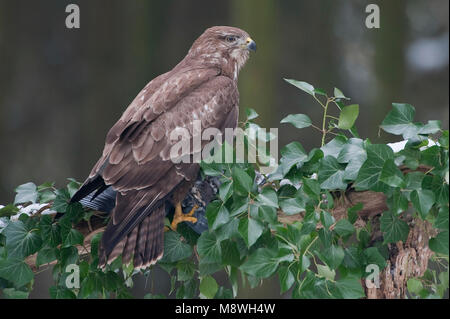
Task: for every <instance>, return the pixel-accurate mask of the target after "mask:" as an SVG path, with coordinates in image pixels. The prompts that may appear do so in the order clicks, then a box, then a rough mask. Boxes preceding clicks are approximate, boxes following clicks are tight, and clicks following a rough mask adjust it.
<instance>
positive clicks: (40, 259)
mask: <svg viewBox="0 0 450 319" xmlns="http://www.w3.org/2000/svg"><path fill="white" fill-rule="evenodd" d="M54 260H56V249H55V248H52V247H44V248H42V249H41V250H39V252H38V254H37V257H36V266H37V267H39V266H41V265H45V264H49V263H51V262H52V261H54Z"/></svg>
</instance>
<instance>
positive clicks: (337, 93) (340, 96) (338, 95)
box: [334, 88, 350, 100]
mask: <svg viewBox="0 0 450 319" xmlns="http://www.w3.org/2000/svg"><path fill="white" fill-rule="evenodd" d="M334 97H335V98H338V99H344V100H350V99H349V98H348V97H346V96H345V95H344V93H342V91H341V90H339V89H338V88H334Z"/></svg>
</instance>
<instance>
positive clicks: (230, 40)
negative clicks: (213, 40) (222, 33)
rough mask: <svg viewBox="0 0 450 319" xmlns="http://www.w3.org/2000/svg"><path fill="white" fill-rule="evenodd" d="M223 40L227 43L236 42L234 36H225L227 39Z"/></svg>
mask: <svg viewBox="0 0 450 319" xmlns="http://www.w3.org/2000/svg"><path fill="white" fill-rule="evenodd" d="M225 40H226V41H227V42H234V41H236V40H237V37H236V36H234V35H229V36H227V37H226V38H225Z"/></svg>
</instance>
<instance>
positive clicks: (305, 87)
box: [284, 79, 315, 96]
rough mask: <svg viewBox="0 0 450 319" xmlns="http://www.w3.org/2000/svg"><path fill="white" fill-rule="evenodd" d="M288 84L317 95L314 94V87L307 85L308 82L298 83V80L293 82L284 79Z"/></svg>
mask: <svg viewBox="0 0 450 319" xmlns="http://www.w3.org/2000/svg"><path fill="white" fill-rule="evenodd" d="M284 80H285V81H286V82H287V83H289V84H292V85H293V86H295V87H297V88H299V89H300V90H302V91H304V92H306V93H308V94H311V95H313V96H314V95H315V92H314V86H312V85H311V84H309V83H307V82H303V81H297V80H291V79H284Z"/></svg>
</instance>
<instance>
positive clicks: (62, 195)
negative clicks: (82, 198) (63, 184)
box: [52, 188, 70, 213]
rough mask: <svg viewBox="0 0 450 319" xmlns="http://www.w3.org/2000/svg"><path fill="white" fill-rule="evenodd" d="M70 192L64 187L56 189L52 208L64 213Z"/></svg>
mask: <svg viewBox="0 0 450 319" xmlns="http://www.w3.org/2000/svg"><path fill="white" fill-rule="evenodd" d="M69 200H70V194H69V191H68V190H67V189H65V188H63V189H59V190H57V191H56V198H55V200H54V201H53V206H52V209H53V210H54V211H56V212H58V213H65V212H66V210H67V206H68V205H69Z"/></svg>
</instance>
